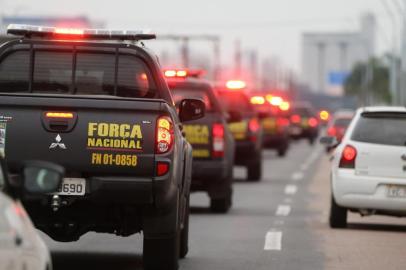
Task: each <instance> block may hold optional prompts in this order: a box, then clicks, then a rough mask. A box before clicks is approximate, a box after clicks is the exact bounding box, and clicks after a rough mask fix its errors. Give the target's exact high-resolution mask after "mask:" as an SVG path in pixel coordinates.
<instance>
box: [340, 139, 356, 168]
mask: <svg viewBox="0 0 406 270" xmlns="http://www.w3.org/2000/svg"><path fill="white" fill-rule="evenodd" d="M356 157H357V149H355V147H354V146H351V145H346V146H345V147H344V150H343V152H342V154H341V159H340V164H339V166H338V167H340V168H345V169H354V168H355V158H356Z"/></svg>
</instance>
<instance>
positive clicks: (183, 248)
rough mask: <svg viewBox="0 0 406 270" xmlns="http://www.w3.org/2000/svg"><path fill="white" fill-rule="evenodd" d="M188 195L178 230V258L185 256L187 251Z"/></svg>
mask: <svg viewBox="0 0 406 270" xmlns="http://www.w3.org/2000/svg"><path fill="white" fill-rule="evenodd" d="M189 205H190V204H189V197H188V199H187V201H186V206H185V213H184V214H185V218H184V221H183V228H182V229H181V232H180V241H179V242H180V243H179V258H181V259H183V258H185V257H186V255H187V253H188V252H189V213H190V208H189Z"/></svg>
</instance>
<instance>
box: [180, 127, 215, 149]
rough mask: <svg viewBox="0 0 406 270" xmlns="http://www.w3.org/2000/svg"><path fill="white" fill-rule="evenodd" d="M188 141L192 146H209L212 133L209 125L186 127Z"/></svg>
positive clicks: (184, 128)
mask: <svg viewBox="0 0 406 270" xmlns="http://www.w3.org/2000/svg"><path fill="white" fill-rule="evenodd" d="M183 131H184V132H185V134H186V140H187V141H188V142H189V143H191V144H209V143H210V135H209V134H210V132H209V127H208V126H207V125H184V126H183Z"/></svg>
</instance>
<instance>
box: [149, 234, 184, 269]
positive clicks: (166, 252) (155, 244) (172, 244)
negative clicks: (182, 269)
mask: <svg viewBox="0 0 406 270" xmlns="http://www.w3.org/2000/svg"><path fill="white" fill-rule="evenodd" d="M178 259H179V233H177V234H176V235H175V236H173V237H170V238H163V239H145V238H144V250H143V261H144V269H145V270H163V269H165V270H177V269H178V268H179V264H178Z"/></svg>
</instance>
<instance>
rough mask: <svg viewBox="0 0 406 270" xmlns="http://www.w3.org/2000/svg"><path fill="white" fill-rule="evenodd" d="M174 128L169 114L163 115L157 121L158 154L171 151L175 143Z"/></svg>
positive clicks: (156, 148)
mask: <svg viewBox="0 0 406 270" xmlns="http://www.w3.org/2000/svg"><path fill="white" fill-rule="evenodd" d="M174 139H175V136H174V130H173V123H172V120H171V118H169V117H168V116H161V117H159V118H158V119H157V123H156V140H155V142H156V145H155V153H156V154H165V153H167V152H169V151H170V150H171V149H172V147H173V143H174Z"/></svg>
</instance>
